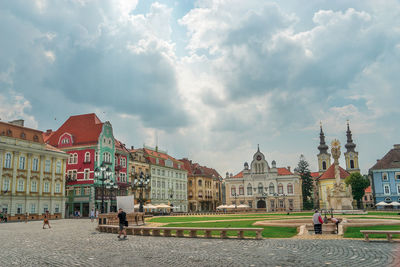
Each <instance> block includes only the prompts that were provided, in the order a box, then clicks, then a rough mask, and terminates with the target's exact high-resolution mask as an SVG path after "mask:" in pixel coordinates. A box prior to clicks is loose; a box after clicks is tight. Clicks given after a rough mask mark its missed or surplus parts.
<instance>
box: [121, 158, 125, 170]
mask: <svg viewBox="0 0 400 267" xmlns="http://www.w3.org/2000/svg"><path fill="white" fill-rule="evenodd" d="M121 165H122V167H123V168H126V158H121Z"/></svg>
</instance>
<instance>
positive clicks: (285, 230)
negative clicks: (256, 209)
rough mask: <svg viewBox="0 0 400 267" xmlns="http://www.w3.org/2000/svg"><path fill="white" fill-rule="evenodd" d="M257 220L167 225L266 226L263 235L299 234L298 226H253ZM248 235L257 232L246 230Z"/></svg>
mask: <svg viewBox="0 0 400 267" xmlns="http://www.w3.org/2000/svg"><path fill="white" fill-rule="evenodd" d="M256 221H257V220H249V221H231V222H205V223H173V224H168V225H166V227H226V228H264V230H263V232H262V236H263V237H268V238H288V237H293V236H295V235H297V229H296V227H275V226H253V225H252V224H253V223H255V222H256ZM198 234H199V235H203V234H204V232H203V231H202V232H200V231H199V232H198ZM212 234H213V235H217V234H219V232H212ZM227 234H228V236H236V235H237V232H236V231H232V232H230V231H228V233H227ZM244 235H245V236H247V237H255V236H256V233H255V232H245V233H244Z"/></svg>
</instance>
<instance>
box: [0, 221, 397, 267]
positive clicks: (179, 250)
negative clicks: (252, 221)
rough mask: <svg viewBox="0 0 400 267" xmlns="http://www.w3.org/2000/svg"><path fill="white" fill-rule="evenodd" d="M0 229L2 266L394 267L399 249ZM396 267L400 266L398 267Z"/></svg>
mask: <svg viewBox="0 0 400 267" xmlns="http://www.w3.org/2000/svg"><path fill="white" fill-rule="evenodd" d="M51 224H52V227H53V228H52V229H45V230H43V229H42V223H41V222H29V223H26V224H25V223H8V224H0V240H1V243H0V266H196V267H198V266H230V267H233V266H302V267H303V266H341V267H344V266H352V267H355V266H363V267H365V266H396V265H397V263H400V262H397V263H396V262H395V261H394V260H395V258H396V255H397V258H400V243H392V244H391V243H387V242H371V243H365V242H363V241H361V240H299V239H265V240H237V239H236V240H234V239H231V240H221V239H203V238H197V239H190V238H174V237H171V238H165V237H142V236H128V240H126V241H119V240H118V239H117V236H116V235H115V234H107V233H98V232H96V231H95V227H96V222H94V223H91V222H90V220H86V219H78V220H73V219H70V220H59V221H51ZM397 266H400V265H397Z"/></svg>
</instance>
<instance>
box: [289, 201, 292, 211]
mask: <svg viewBox="0 0 400 267" xmlns="http://www.w3.org/2000/svg"><path fill="white" fill-rule="evenodd" d="M289 209H293V199H289Z"/></svg>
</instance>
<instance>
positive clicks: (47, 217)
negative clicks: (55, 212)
mask: <svg viewBox="0 0 400 267" xmlns="http://www.w3.org/2000/svg"><path fill="white" fill-rule="evenodd" d="M46 224H47V225H48V226H49V228H51V226H50V214H49V211H48V210H46V213H45V214H44V216H43V229H45V228H44V226H45V225H46Z"/></svg>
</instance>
